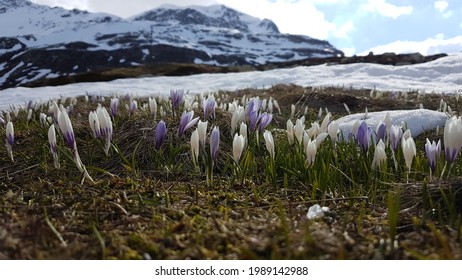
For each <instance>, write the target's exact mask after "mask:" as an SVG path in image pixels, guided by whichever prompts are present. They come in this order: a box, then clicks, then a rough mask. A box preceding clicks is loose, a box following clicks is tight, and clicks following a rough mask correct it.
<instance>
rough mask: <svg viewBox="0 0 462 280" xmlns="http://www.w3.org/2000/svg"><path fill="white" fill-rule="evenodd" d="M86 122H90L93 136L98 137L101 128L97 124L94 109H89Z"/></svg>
mask: <svg viewBox="0 0 462 280" xmlns="http://www.w3.org/2000/svg"><path fill="white" fill-rule="evenodd" d="M88 122H89V123H90V128H91V131H92V133H93V137H95V138H99V137H100V136H101V128H100V126H99V120H98V115H97V114H96V112H95V111H91V112H90V114H88Z"/></svg>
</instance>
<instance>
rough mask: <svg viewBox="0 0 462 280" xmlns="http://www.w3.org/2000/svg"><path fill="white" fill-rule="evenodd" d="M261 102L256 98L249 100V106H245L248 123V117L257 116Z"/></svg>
mask: <svg viewBox="0 0 462 280" xmlns="http://www.w3.org/2000/svg"><path fill="white" fill-rule="evenodd" d="M260 106H261V101H260V99H258V98H254V99H252V100H250V102H249V104H247V119H248V120H249V123H250V117H251V115H252V114H256V115H257V116H258V111H260Z"/></svg>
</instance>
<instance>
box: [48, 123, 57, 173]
mask: <svg viewBox="0 0 462 280" xmlns="http://www.w3.org/2000/svg"><path fill="white" fill-rule="evenodd" d="M48 142H49V143H50V151H51V154H52V156H53V165H54V166H55V168H60V164H59V158H58V151H57V150H56V131H55V125H54V124H52V125H50V128H49V129H48Z"/></svg>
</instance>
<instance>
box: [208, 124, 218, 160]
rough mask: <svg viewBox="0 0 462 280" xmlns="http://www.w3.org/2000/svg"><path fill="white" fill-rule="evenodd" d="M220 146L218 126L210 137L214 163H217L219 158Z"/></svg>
mask: <svg viewBox="0 0 462 280" xmlns="http://www.w3.org/2000/svg"><path fill="white" fill-rule="evenodd" d="M219 146H220V128H219V127H218V126H215V127H214V128H213V130H212V133H211V135H210V155H211V157H212V160H213V161H215V160H216V158H217V155H218V148H219Z"/></svg>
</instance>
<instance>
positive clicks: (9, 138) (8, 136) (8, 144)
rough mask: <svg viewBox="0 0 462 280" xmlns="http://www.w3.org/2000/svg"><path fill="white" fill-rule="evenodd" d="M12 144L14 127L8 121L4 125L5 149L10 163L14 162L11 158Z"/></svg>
mask: <svg viewBox="0 0 462 280" xmlns="http://www.w3.org/2000/svg"><path fill="white" fill-rule="evenodd" d="M13 144H14V127H13V123H12V122H11V121H9V122H8V123H7V124H6V149H7V151H8V155H9V156H10V159H11V161H12V162H14V158H13Z"/></svg>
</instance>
